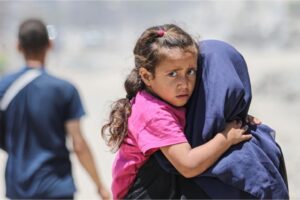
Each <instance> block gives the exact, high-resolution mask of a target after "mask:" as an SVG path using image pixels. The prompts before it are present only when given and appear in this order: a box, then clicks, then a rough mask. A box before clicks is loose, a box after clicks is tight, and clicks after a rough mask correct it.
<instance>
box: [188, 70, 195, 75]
mask: <svg viewBox="0 0 300 200" xmlns="http://www.w3.org/2000/svg"><path fill="white" fill-rule="evenodd" d="M187 74H188V75H189V76H193V75H195V74H196V70H195V69H190V70H189V71H188V72H187Z"/></svg>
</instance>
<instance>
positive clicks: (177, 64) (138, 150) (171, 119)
mask: <svg viewBox="0 0 300 200" xmlns="http://www.w3.org/2000/svg"><path fill="white" fill-rule="evenodd" d="M198 53H199V52H198V46H197V43H196V42H195V41H194V40H193V39H192V37H191V36H190V35H189V34H187V33H186V32H185V31H183V30H182V29H181V28H179V27H178V26H176V25H173V24H167V25H162V26H156V27H151V28H149V29H147V30H146V31H145V32H144V33H143V34H142V35H141V36H140V38H139V39H138V41H137V43H136V45H135V48H134V56H135V68H134V69H133V70H132V72H131V74H130V75H129V76H128V78H127V80H126V81H125V89H126V92H127V96H126V98H124V99H120V100H118V101H117V102H116V103H115V104H114V106H113V108H112V111H111V114H110V119H109V121H108V123H107V124H105V125H104V126H103V128H102V136H103V137H104V139H105V140H106V142H107V143H108V145H109V146H110V147H111V148H112V149H113V150H119V151H118V152H117V156H116V158H115V161H114V165H113V183H112V192H113V197H114V199H122V198H125V197H126V195H127V193H128V190H129V189H130V187H131V186H132V185H133V183H134V181H135V179H136V175H137V173H138V171H139V169H140V168H141V167H142V166H143V164H144V163H145V162H146V161H147V160H148V159H149V157H150V156H151V155H152V154H153V153H154V152H156V151H158V150H161V151H162V152H163V154H164V155H165V156H166V158H167V159H168V160H169V161H170V162H171V163H172V165H173V166H174V167H175V168H176V169H177V171H178V172H179V173H180V174H182V175H183V176H185V177H193V176H196V175H199V174H200V173H202V172H204V171H205V170H206V169H207V168H209V167H210V166H211V165H212V164H213V163H214V162H215V161H216V160H217V159H218V158H219V157H220V156H221V155H222V154H223V153H224V152H225V151H226V150H227V149H228V148H229V147H230V146H231V145H233V144H237V143H240V142H242V141H245V140H249V139H250V138H251V135H249V134H244V133H245V131H246V128H245V127H241V123H240V122H237V121H233V122H231V123H229V124H227V125H226V128H225V130H223V131H222V132H220V133H218V134H216V136H215V137H214V138H213V139H211V140H210V141H208V142H207V143H205V144H203V145H201V146H199V147H196V148H193V149H192V148H191V146H190V145H189V143H188V142H187V139H186V137H185V135H184V132H183V130H184V126H185V108H184V106H185V104H186V103H187V101H188V100H189V98H190V97H191V95H192V92H193V89H194V86H195V81H196V70H197V58H198V57H197V56H198Z"/></svg>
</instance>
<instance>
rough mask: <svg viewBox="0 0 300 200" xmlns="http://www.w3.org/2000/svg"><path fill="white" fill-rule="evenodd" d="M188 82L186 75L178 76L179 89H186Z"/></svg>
mask: <svg viewBox="0 0 300 200" xmlns="http://www.w3.org/2000/svg"><path fill="white" fill-rule="evenodd" d="M188 84H189V79H188V78H187V77H180V80H179V82H178V87H179V88H181V89H186V88H187V87H188Z"/></svg>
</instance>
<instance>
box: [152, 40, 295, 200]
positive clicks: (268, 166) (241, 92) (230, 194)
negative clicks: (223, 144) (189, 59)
mask: <svg viewBox="0 0 300 200" xmlns="http://www.w3.org/2000/svg"><path fill="white" fill-rule="evenodd" d="M199 47H200V56H199V61H198V64H199V70H198V75H197V78H198V79H197V83H196V87H195V91H194V93H193V96H192V97H191V99H190V101H189V104H188V108H187V126H186V130H185V133H186V137H187V139H188V141H189V143H190V144H191V146H192V147H196V146H199V145H202V144H204V143H206V142H207V141H209V140H210V139H212V138H213V137H214V136H215V134H216V133H218V132H221V131H222V130H224V127H225V124H226V122H230V121H232V120H237V119H239V120H242V121H245V118H246V116H247V113H248V110H249V106H250V102H251V85H250V79H249V75H248V70H247V64H246V62H245V60H244V58H243V56H242V55H241V54H240V53H239V52H238V51H237V50H236V49H235V48H233V47H232V46H230V45H229V44H227V43H225V42H222V41H217V40H205V41H202V42H200V44H199ZM248 131H250V132H251V134H252V135H253V138H252V139H251V140H250V141H246V142H243V143H240V144H237V145H234V146H232V147H231V148H230V149H229V150H228V151H227V152H226V153H225V154H224V155H223V156H222V157H221V158H220V159H219V160H218V161H217V162H216V163H215V164H214V165H213V166H212V167H211V168H209V169H208V170H207V171H205V172H204V173H202V174H201V175H199V176H197V177H194V178H193V179H192V180H194V181H195V182H196V183H197V184H198V185H199V186H200V187H201V189H202V190H204V191H205V192H206V193H207V194H208V195H209V196H210V197H211V198H223V199H224V198H247V197H251V195H252V196H254V197H255V198H260V199H274V198H275V199H287V198H289V196H288V188H287V185H286V183H285V181H284V179H283V177H282V175H281V173H280V171H279V168H280V164H281V163H280V158H281V157H282V153H281V150H280V147H279V146H278V145H277V144H276V142H275V140H274V138H273V137H272V134H273V133H274V130H272V129H271V128H270V127H268V126H267V125H264V124H261V125H255V126H254V125H249V130H248ZM155 157H156V159H157V160H158V162H159V164H160V165H161V167H162V168H163V169H164V170H167V171H169V172H174V168H172V167H171V166H170V163H168V162H167V161H166V159H165V158H164V157H163V156H162V154H156V155H155ZM247 194H251V195H249V196H247Z"/></svg>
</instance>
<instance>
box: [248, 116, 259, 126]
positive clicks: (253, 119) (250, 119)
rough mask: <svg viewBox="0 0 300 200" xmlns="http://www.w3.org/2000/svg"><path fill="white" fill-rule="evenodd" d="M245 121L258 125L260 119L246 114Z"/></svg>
mask: <svg viewBox="0 0 300 200" xmlns="http://www.w3.org/2000/svg"><path fill="white" fill-rule="evenodd" d="M246 122H247V123H250V124H252V125H259V124H261V121H260V119H258V118H256V117H253V116H252V115H247V117H246Z"/></svg>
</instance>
